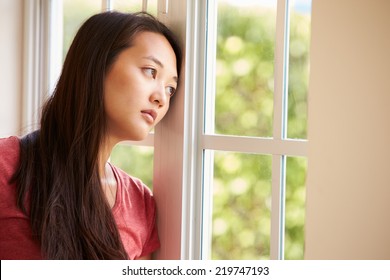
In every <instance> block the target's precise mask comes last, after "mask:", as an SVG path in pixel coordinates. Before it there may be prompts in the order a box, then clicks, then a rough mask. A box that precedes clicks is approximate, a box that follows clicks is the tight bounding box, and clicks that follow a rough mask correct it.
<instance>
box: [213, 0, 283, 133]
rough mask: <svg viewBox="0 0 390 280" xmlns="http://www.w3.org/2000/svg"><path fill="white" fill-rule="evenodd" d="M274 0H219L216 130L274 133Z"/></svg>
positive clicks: (217, 131)
mask: <svg viewBox="0 0 390 280" xmlns="http://www.w3.org/2000/svg"><path fill="white" fill-rule="evenodd" d="M276 2H277V1H276V0H275V1H272V0H269V1H249V0H247V1H242V0H236V1H232V0H230V1H229V0H219V1H218V23H217V49H216V97H215V98H216V100H215V133H217V134H226V135H243V136H261V137H271V136H272V131H273V130H272V123H273V87H274V46H275V25H276ZM206 119H207V118H206Z"/></svg>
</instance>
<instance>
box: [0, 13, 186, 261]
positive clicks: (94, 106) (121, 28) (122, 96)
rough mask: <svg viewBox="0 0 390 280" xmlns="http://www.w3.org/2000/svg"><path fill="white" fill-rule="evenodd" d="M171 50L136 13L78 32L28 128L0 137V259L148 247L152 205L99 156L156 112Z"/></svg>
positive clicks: (167, 87) (170, 88) (174, 71)
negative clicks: (33, 127)
mask: <svg viewBox="0 0 390 280" xmlns="http://www.w3.org/2000/svg"><path fill="white" fill-rule="evenodd" d="M180 63H181V50H180V47H179V45H178V43H177V41H176V39H175V37H174V35H173V34H172V33H171V31H169V30H168V29H167V28H166V27H165V26H164V25H163V24H162V23H160V22H158V21H157V20H156V19H154V18H153V17H152V16H150V15H148V14H145V13H137V14H122V13H117V12H106V13H101V14H98V15H95V16H92V17H91V18H90V19H88V20H87V21H86V22H85V23H84V24H83V25H82V26H81V28H80V30H79V31H78V33H77V35H76V37H75V39H74V41H73V43H72V45H71V47H70V49H69V52H68V54H67V57H66V59H65V62H64V66H63V70H62V74H61V76H60V79H59V81H58V84H57V87H56V89H55V91H54V94H53V95H52V96H51V97H50V98H49V100H48V101H47V103H46V104H45V106H44V108H43V111H42V118H41V126H40V129H39V130H38V131H35V132H33V133H31V134H28V135H26V136H25V137H23V138H21V139H19V138H17V137H10V138H6V139H1V140H0V155H1V156H0V259H41V258H44V259H137V258H148V257H150V254H151V253H152V252H153V251H155V250H156V249H158V247H159V240H158V235H157V230H156V225H155V217H156V210H155V204H154V201H153V197H152V195H151V193H150V191H149V190H148V189H147V187H146V186H145V185H143V183H142V182H141V181H140V180H138V179H137V178H134V177H131V176H129V175H127V174H125V173H124V172H123V171H121V170H119V169H118V168H116V167H114V166H112V165H111V164H109V163H108V162H107V161H108V158H109V155H110V153H111V150H112V148H113V147H114V146H115V145H116V144H117V143H118V142H120V141H123V140H141V139H144V138H145V137H146V136H147V134H148V132H149V131H150V130H151V129H152V128H153V126H155V125H156V124H157V123H158V122H159V121H160V120H161V119H162V118H163V117H164V115H165V114H166V112H167V110H168V108H169V101H170V98H171V96H172V95H173V94H174V92H175V90H176V87H177V82H178V74H179V73H180Z"/></svg>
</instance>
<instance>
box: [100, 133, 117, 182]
mask: <svg viewBox="0 0 390 280" xmlns="http://www.w3.org/2000/svg"><path fill="white" fill-rule="evenodd" d="M115 145H116V143H115V142H112V141H110V140H109V139H107V140H106V141H104V143H103V144H102V145H101V148H100V151H99V177H100V180H103V179H105V178H107V167H109V166H108V163H107V162H108V160H109V158H110V155H111V151H112V149H113V148H114V146H115Z"/></svg>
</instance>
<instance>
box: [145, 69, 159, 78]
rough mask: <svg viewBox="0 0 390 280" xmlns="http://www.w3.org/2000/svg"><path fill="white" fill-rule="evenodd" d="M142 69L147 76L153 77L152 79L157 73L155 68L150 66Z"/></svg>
mask: <svg viewBox="0 0 390 280" xmlns="http://www.w3.org/2000/svg"><path fill="white" fill-rule="evenodd" d="M142 70H143V71H144V73H145V74H146V75H147V76H149V77H151V78H153V79H155V78H156V75H157V70H156V69H154V68H150V67H145V68H143V69H142Z"/></svg>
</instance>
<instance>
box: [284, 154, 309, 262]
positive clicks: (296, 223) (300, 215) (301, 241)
mask: <svg viewBox="0 0 390 280" xmlns="http://www.w3.org/2000/svg"><path fill="white" fill-rule="evenodd" d="M286 168H287V175H286V208H285V209H286V214H285V247H284V258H285V259H287V260H293V259H296V260H301V259H303V257H304V255H303V254H304V245H305V234H304V225H305V202H306V187H305V185H306V172H307V159H306V158H297V157H288V158H287V166H286Z"/></svg>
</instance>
